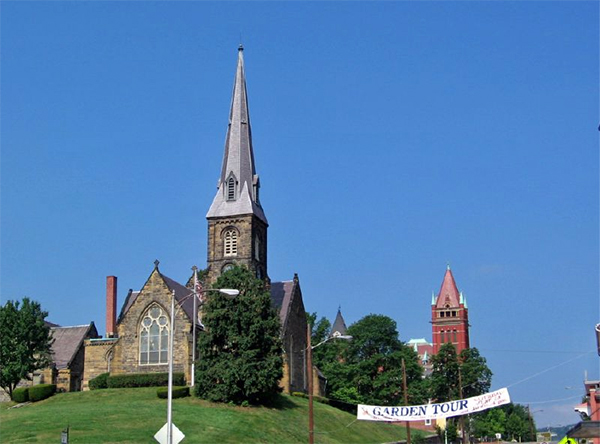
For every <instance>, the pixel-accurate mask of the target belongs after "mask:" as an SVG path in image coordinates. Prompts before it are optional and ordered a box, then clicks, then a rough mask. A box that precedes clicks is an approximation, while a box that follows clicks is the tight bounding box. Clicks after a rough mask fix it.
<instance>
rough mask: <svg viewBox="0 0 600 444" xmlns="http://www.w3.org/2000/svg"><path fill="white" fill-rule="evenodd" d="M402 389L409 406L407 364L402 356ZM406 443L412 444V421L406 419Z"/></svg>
mask: <svg viewBox="0 0 600 444" xmlns="http://www.w3.org/2000/svg"><path fill="white" fill-rule="evenodd" d="M402 391H403V392H404V405H405V406H407V407H408V388H407V386H406V365H405V364H404V358H402ZM406 444H410V421H406Z"/></svg>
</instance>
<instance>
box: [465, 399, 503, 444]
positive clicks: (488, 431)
mask: <svg viewBox="0 0 600 444" xmlns="http://www.w3.org/2000/svg"><path fill="white" fill-rule="evenodd" d="M505 431H506V413H505V411H504V410H503V409H502V408H499V407H496V408H493V409H489V410H486V411H484V412H481V413H477V414H476V415H474V418H473V426H472V433H473V434H474V435H475V437H477V438H480V439H482V438H488V439H492V440H495V438H496V433H500V434H501V435H502V436H503V437H504V438H506V437H505V436H504V434H505Z"/></svg>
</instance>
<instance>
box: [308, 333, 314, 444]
mask: <svg viewBox="0 0 600 444" xmlns="http://www.w3.org/2000/svg"><path fill="white" fill-rule="evenodd" d="M306 344H307V347H306V356H307V358H306V366H307V367H308V443H309V444H314V442H315V436H314V434H315V431H314V422H313V369H312V346H311V341H310V325H308V324H307V326H306Z"/></svg>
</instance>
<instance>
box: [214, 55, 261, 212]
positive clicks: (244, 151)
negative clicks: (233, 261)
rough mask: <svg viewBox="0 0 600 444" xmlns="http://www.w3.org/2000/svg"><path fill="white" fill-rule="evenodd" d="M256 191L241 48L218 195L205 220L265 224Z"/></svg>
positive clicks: (258, 185)
mask: <svg viewBox="0 0 600 444" xmlns="http://www.w3.org/2000/svg"><path fill="white" fill-rule="evenodd" d="M259 187H260V182H259V179H258V175H257V174H256V169H255V166H254V151H253V149H252V130H251V128H250V113H249V111H248V94H247V91H246V75H245V72H244V48H243V46H242V45H240V46H239V48H238V62H237V70H236V74H235V81H234V83H233V94H232V98H231V110H230V112H229V126H228V128H227V136H226V138H225V153H224V155H223V165H222V167H221V176H220V177H219V181H218V183H217V189H218V190H217V194H216V195H215V198H214V200H213V203H212V205H211V206H210V208H209V210H208V214H207V215H206V217H208V218H212V217H229V216H234V215H243V214H253V215H255V216H256V217H258V218H259V219H261V220H262V221H263V222H265V223H267V218H266V217H265V214H264V211H263V209H262V206H261V204H260V201H259V194H258V190H259Z"/></svg>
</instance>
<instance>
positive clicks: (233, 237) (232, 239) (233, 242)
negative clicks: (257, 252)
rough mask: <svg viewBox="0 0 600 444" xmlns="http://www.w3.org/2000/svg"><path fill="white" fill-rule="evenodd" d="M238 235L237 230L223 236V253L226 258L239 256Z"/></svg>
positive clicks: (228, 231) (226, 232) (230, 230)
mask: <svg viewBox="0 0 600 444" xmlns="http://www.w3.org/2000/svg"><path fill="white" fill-rule="evenodd" d="M237 239H238V233H237V231H236V230H235V229H233V228H232V229H229V230H227V231H225V235H224V236H223V251H224V255H225V256H237Z"/></svg>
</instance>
